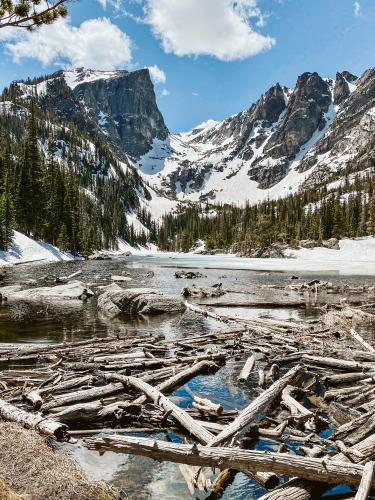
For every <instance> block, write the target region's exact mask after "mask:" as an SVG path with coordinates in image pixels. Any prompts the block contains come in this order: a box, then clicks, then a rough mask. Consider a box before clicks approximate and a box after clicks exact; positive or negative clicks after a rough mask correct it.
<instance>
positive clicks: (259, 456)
mask: <svg viewBox="0 0 375 500" xmlns="http://www.w3.org/2000/svg"><path fill="white" fill-rule="evenodd" d="M86 444H87V445H88V446H89V447H90V448H94V449H98V450H100V451H105V450H108V451H115V452H119V453H132V454H135V455H141V456H147V457H151V458H154V459H155V460H159V461H160V460H167V461H172V462H176V463H182V464H189V465H195V466H203V467H215V468H218V469H237V470H242V471H244V472H246V471H248V472H251V473H253V474H254V473H256V472H258V471H263V472H273V473H276V474H286V475H288V476H298V477H300V478H303V479H307V480H309V481H319V482H325V483H328V484H340V483H345V484H349V485H351V486H357V485H359V484H360V482H361V478H362V476H363V472H364V467H363V466H362V465H358V464H348V463H343V462H340V461H337V462H336V461H333V460H327V459H318V458H306V457H301V456H298V455H291V454H288V453H268V452H261V451H253V450H242V449H239V448H222V447H221V448H216V447H210V446H201V445H196V444H194V445H186V444H176V443H166V442H164V441H156V440H154V439H147V438H136V437H129V436H116V437H114V436H112V437H103V438H97V439H87V440H86ZM371 486H372V487H375V479H372V481H371Z"/></svg>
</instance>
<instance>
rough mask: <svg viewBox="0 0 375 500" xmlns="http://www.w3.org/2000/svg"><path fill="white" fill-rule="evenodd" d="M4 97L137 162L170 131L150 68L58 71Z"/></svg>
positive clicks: (12, 89) (15, 85) (14, 85)
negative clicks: (32, 106) (35, 106)
mask: <svg viewBox="0 0 375 500" xmlns="http://www.w3.org/2000/svg"><path fill="white" fill-rule="evenodd" d="M5 97H7V98H9V97H10V98H11V100H20V101H25V100H26V101H27V100H30V99H31V98H34V99H35V100H36V101H37V103H38V107H39V108H40V109H41V110H43V111H46V112H48V113H49V114H51V115H53V116H54V117H56V118H58V119H60V120H63V121H65V122H72V123H74V124H75V125H76V126H77V127H78V128H79V129H81V130H83V131H85V133H86V134H88V135H89V136H90V137H91V138H95V137H98V136H99V137H100V138H101V140H103V141H104V142H107V143H111V144H112V145H114V146H115V147H116V150H117V152H118V153H119V155H120V156H121V157H122V158H125V157H126V156H127V155H128V156H129V157H130V158H139V156H141V155H144V154H145V153H147V152H148V151H149V150H150V146H151V144H152V142H153V141H154V140H165V139H166V138H167V137H168V134H169V132H168V129H167V127H166V126H165V123H164V119H163V117H162V115H161V113H160V111H159V109H158V107H157V104H156V99H155V92H154V87H153V84H152V81H151V79H150V73H149V71H148V69H143V70H139V71H134V72H128V71H94V70H89V69H84V68H79V69H75V70H72V71H58V72H57V73H54V74H52V75H50V76H47V77H45V78H39V79H36V80H29V81H25V82H14V83H12V84H11V85H10V88H9V90H8V91H7V92H6V93H5Z"/></svg>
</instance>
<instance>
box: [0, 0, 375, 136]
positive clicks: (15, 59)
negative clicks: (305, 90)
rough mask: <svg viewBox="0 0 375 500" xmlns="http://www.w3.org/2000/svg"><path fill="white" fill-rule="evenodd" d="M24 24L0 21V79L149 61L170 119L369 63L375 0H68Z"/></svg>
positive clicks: (184, 123) (216, 113)
mask: <svg viewBox="0 0 375 500" xmlns="http://www.w3.org/2000/svg"><path fill="white" fill-rule="evenodd" d="M68 9H69V17H68V18H67V19H65V20H60V21H58V22H57V23H55V24H54V25H51V26H47V27H42V28H40V29H39V30H38V31H35V32H32V33H29V32H26V31H24V30H20V29H15V28H9V29H8V28H0V87H1V88H3V87H5V86H7V85H8V84H9V83H10V82H11V81H13V80H17V79H24V78H27V77H34V76H39V75H44V74H49V73H52V72H54V71H57V70H58V69H60V68H71V67H81V66H84V67H87V68H92V69H108V70H109V69H127V70H129V71H133V70H136V69H140V68H145V67H148V68H150V72H151V75H152V78H153V80H154V83H155V92H156V96H157V102H158V105H159V108H160V109H161V111H162V113H163V115H164V118H165V121H166V124H167V126H168V128H169V129H170V130H171V131H173V132H177V131H186V130H190V129H192V128H193V127H194V126H196V125H198V124H200V123H202V122H204V121H207V120H208V119H214V120H222V119H224V118H227V117H228V116H231V115H233V114H235V113H238V112H239V111H242V110H244V109H247V108H249V107H250V105H251V104H252V103H253V102H254V101H256V100H257V99H258V98H259V97H260V95H261V94H262V93H264V92H265V91H267V89H268V88H269V87H270V86H272V85H274V84H275V83H276V82H279V83H280V84H282V85H286V86H288V87H294V85H295V82H296V79H297V77H298V75H300V74H301V73H303V72H305V71H317V72H318V73H319V74H320V75H322V76H325V77H331V78H333V77H334V76H335V74H336V71H342V70H348V71H350V72H352V73H354V74H357V75H360V74H361V73H363V71H364V70H366V69H367V68H369V67H372V66H374V57H375V0H357V1H353V0H74V1H72V2H69V3H68Z"/></svg>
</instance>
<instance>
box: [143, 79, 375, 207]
mask: <svg viewBox="0 0 375 500" xmlns="http://www.w3.org/2000/svg"><path fill="white" fill-rule="evenodd" d="M374 131H375V70H368V71H366V72H365V73H364V75H363V76H362V77H361V78H357V77H356V76H354V75H352V74H350V73H348V72H346V71H345V72H343V73H337V76H336V80H330V79H323V78H321V77H320V76H319V75H318V74H317V73H304V74H303V75H301V76H300V77H299V78H298V80H297V83H296V86H295V88H294V89H287V88H282V87H281V86H280V85H279V84H277V85H275V86H274V87H272V88H271V89H270V90H268V92H266V93H265V94H264V95H263V96H261V98H260V99H259V100H258V101H257V102H256V103H255V104H253V105H252V106H251V107H250V108H249V109H248V110H246V111H243V112H241V113H239V114H238V115H235V116H232V117H230V118H228V119H227V120H224V121H223V122H213V121H210V122H208V123H206V124H203V125H202V126H199V127H197V128H195V129H194V130H192V131H191V132H188V133H181V134H174V135H169V137H168V138H167V139H166V140H164V141H162V140H160V139H155V140H154V142H153V147H152V149H151V151H150V152H148V153H147V154H146V155H144V156H142V157H141V158H140V159H139V161H138V162H137V165H138V168H139V169H140V171H141V172H142V176H143V178H144V179H146V180H147V181H148V183H149V184H150V185H153V186H155V188H157V189H161V190H163V191H164V192H165V193H166V194H168V195H169V196H175V197H176V198H177V199H179V200H190V201H204V200H210V201H212V202H224V203H225V202H227V203H244V202H246V201H249V202H250V203H251V202H258V201H261V200H264V199H267V198H271V199H272V198H278V197H280V196H286V195H288V194H291V193H293V192H295V191H297V190H298V189H300V188H301V186H303V185H304V184H306V183H312V182H315V181H319V182H321V181H322V180H324V177H326V178H327V177H328V176H329V174H330V173H331V172H333V171H336V170H337V169H340V168H343V167H345V166H346V165H347V163H348V162H349V161H350V160H353V159H355V158H356V157H358V156H359V155H362V154H363V153H364V152H365V153H366V154H367V157H369V155H370V151H373V148H374V145H373V142H374V141H373V137H374ZM371 141H372V143H371Z"/></svg>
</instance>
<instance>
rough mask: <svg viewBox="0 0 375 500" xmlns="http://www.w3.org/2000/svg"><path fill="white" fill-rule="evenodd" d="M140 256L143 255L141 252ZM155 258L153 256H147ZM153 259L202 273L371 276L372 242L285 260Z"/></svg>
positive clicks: (374, 268) (374, 272) (347, 242)
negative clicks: (288, 273)
mask: <svg viewBox="0 0 375 500" xmlns="http://www.w3.org/2000/svg"><path fill="white" fill-rule="evenodd" d="M142 253H145V252H143V251H142ZM147 253H149V254H150V255H153V256H154V257H155V252H152V253H150V252H147V251H146V254H147ZM156 256H157V257H159V258H161V259H171V260H169V263H171V262H174V264H176V265H182V266H185V267H194V268H202V269H205V268H206V269H243V270H253V271H280V272H292V271H294V272H301V273H309V272H323V273H328V272H334V273H338V274H342V275H371V276H375V238H373V237H366V238H357V239H355V240H351V239H344V240H341V241H340V250H330V249H328V248H321V247H319V248H313V249H300V250H289V251H287V256H288V257H289V258H286V259H251V258H243V257H236V256H235V255H228V254H218V255H196V254H193V253H189V254H184V253H163V252H158V253H157V254H156Z"/></svg>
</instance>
